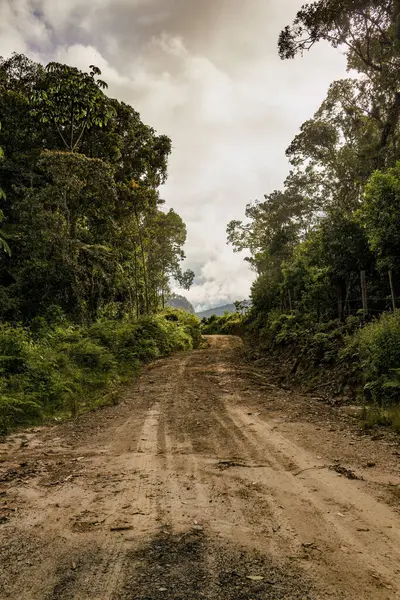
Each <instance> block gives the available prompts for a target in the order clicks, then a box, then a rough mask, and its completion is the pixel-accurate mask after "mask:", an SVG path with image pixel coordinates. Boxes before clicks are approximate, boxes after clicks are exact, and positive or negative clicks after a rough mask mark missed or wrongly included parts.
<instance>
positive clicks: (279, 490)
mask: <svg viewBox="0 0 400 600" xmlns="http://www.w3.org/2000/svg"><path fill="white" fill-rule="evenodd" d="M240 345H241V342H240V340H238V339H237V338H231V337H224V336H215V337H214V336H211V337H209V338H208V345H207V347H206V348H203V349H201V350H197V351H194V352H190V353H184V354H181V355H177V356H175V357H172V358H170V359H167V360H162V361H159V362H157V363H155V364H154V365H152V366H151V367H150V368H148V369H146V371H145V372H144V374H143V375H142V377H141V378H140V380H139V381H138V382H137V383H136V384H134V385H133V386H132V388H131V389H130V390H129V393H127V395H126V397H125V399H124V401H123V402H122V403H121V404H120V405H119V406H115V407H110V408H107V409H104V410H101V411H98V412H97V413H94V414H90V415H86V416H85V417H82V418H81V419H79V420H78V421H76V422H74V423H72V422H71V423H67V424H63V425H59V426H55V427H52V428H40V429H39V430H30V431H28V432H26V433H24V434H19V435H15V436H11V437H10V438H9V439H7V440H6V441H5V442H4V443H3V444H0V451H1V461H2V462H1V463H0V464H1V465H2V466H1V471H0V481H1V482H2V483H0V506H2V504H3V509H4V511H5V514H6V515H7V518H6V519H4V522H3V524H1V525H0V552H1V556H0V598H1V599H3V598H4V599H5V598H12V599H14V598H15V599H18V600H30V599H44V600H67V599H74V600H89V599H91V600H92V599H99V600H124V599H126V600H134V599H135V600H153V599H154V600H155V599H162V598H164V599H165V598H167V599H176V600H180V599H181V600H184V599H185V600H191V599H195V598H196V599H198V598H209V599H215V600H219V599H221V600H222V599H235V600H241V599H242V600H251V599H256V598H263V599H278V598H285V599H308V600H317V599H324V598H338V599H339V598H340V599H352V600H354V599H364V598H377V599H389V598H390V599H392V598H400V581H399V574H400V531H399V527H398V526H399V515H398V513H397V512H396V511H395V510H394V509H393V508H392V507H389V506H388V505H386V504H385V503H384V502H383V501H380V500H379V498H377V497H376V495H375V494H374V493H373V492H372V490H371V489H370V487H369V486H368V484H367V482H364V481H359V480H355V481H350V480H348V479H346V478H344V477H341V476H340V475H339V474H338V473H336V472H334V471H331V470H328V469H324V468H318V467H323V466H324V461H323V460H322V459H321V458H320V457H317V455H316V454H315V451H314V450H311V449H310V448H308V447H307V444H301V443H299V442H298V439H297V438H296V436H294V435H292V434H290V435H289V434H288V433H287V432H286V433H285V431H283V430H282V431H281V429H282V428H280V426H279V424H280V423H281V422H282V418H283V417H284V416H285V415H282V414H281V415H278V418H277V415H276V414H275V413H273V412H271V411H270V410H269V408H268V407H269V403H270V402H272V401H273V398H274V395H276V394H282V393H284V392H282V391H279V390H275V389H274V388H272V387H270V388H268V386H267V388H265V387H264V388H262V389H260V386H259V385H257V384H256V383H254V381H253V380H252V379H251V378H249V377H248V375H247V374H246V369H244V368H242V364H241V362H240V357H239V356H238V353H239V350H240ZM290 401H291V399H290V396H289V395H288V397H287V402H288V405H287V406H288V410H289V406H290ZM319 429H320V428H318V430H319ZM315 435H319V436H320V438H321V440H322V444H323V440H324V432H323V431H322V432H321V431H318V432H317V431H315ZM21 436H22V439H21ZM316 467H317V468H316ZM304 469H308V470H305V471H303V470H304ZM299 471H302V473H299ZM1 473H2V475H1ZM295 475H296V476H295ZM4 507H6V508H4ZM7 511H8V512H7ZM1 514H2V513H1V512H0V517H1Z"/></svg>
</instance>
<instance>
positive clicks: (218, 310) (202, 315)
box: [196, 304, 236, 319]
mask: <svg viewBox="0 0 400 600" xmlns="http://www.w3.org/2000/svg"><path fill="white" fill-rule="evenodd" d="M226 312H227V313H234V312H236V307H235V305H234V304H225V305H224V306H216V307H215V308H210V309H209V310H204V311H202V312H198V313H196V315H197V316H198V317H199V319H208V318H209V317H212V315H217V317H222V316H223V315H224V314H225V313H226Z"/></svg>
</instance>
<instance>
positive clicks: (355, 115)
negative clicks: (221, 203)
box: [214, 0, 400, 414]
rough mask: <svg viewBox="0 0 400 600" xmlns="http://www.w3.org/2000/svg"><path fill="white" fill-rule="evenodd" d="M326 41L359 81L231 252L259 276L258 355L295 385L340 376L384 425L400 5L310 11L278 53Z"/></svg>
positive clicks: (399, 328)
mask: <svg viewBox="0 0 400 600" xmlns="http://www.w3.org/2000/svg"><path fill="white" fill-rule="evenodd" d="M320 41H324V42H325V43H326V42H328V43H330V44H331V45H332V46H333V47H335V48H339V49H340V50H341V51H343V52H344V53H345V54H346V56H347V65H348V72H349V77H348V78H346V79H342V80H340V81H334V82H333V83H332V85H331V86H330V88H329V90H328V93H327V96H326V98H325V100H324V101H323V102H322V104H321V106H320V108H319V109H318V110H317V112H316V114H315V115H314V117H313V118H311V119H310V120H308V121H307V122H305V123H304V124H303V125H302V127H301V129H300V132H299V133H298V135H296V137H295V138H294V140H293V141H292V143H291V144H290V146H289V147H288V149H287V151H286V155H287V157H288V159H289V162H290V166H291V170H290V173H289V175H288V177H287V179H286V181H285V184H284V187H283V189H281V190H275V191H273V192H272V193H269V194H268V195H265V197H264V199H263V200H262V201H256V202H254V203H252V204H250V205H248V206H247V208H246V220H245V221H244V222H239V221H233V222H231V223H229V225H228V229H227V234H228V242H229V243H230V244H232V245H233V248H234V250H235V251H237V252H240V251H245V252H246V255H247V256H246V258H245V260H247V261H249V262H250V264H251V266H252V267H253V269H254V271H255V272H256V274H257V278H256V281H255V283H254V285H253V288H252V302H253V309H252V311H251V314H250V315H249V316H248V317H247V318H246V324H247V325H246V326H247V329H248V331H249V332H250V333H251V335H252V340H253V342H254V341H257V342H258V347H259V349H260V350H261V351H266V350H268V351H271V350H272V349H273V350H275V351H277V352H278V351H279V352H283V353H286V354H287V355H290V356H291V357H292V359H293V361H292V366H291V368H290V369H289V370H288V372H287V375H288V376H289V377H292V378H293V377H294V376H295V375H296V374H298V373H301V374H302V377H303V378H305V376H306V375H307V373H308V377H311V376H312V377H316V378H318V376H319V378H320V380H322V381H323V380H324V379H325V381H326V378H327V372H328V371H329V370H332V369H333V368H334V367H335V368H336V369H339V370H341V372H342V379H343V380H344V381H347V382H352V384H351V386H350V387H352V389H353V390H354V389H359V390H361V391H362V392H363V393H364V394H365V397H366V398H367V400H370V401H371V400H373V401H374V402H375V404H376V405H378V406H380V407H382V406H383V407H384V409H383V412H382V414H386V412H387V408H386V407H387V405H388V403H392V402H393V401H397V402H398V401H399V398H400V397H399V388H400V376H399V373H400V371H399V368H400V315H399V313H398V312H397V307H398V305H399V296H400V267H399V265H400V210H399V207H400V123H399V121H400V1H399V0H317V1H316V2H313V3H308V4H305V5H304V6H303V7H302V9H301V10H300V11H299V12H298V13H297V15H296V17H295V19H294V21H293V23H292V24H291V25H288V26H287V27H286V28H285V29H284V30H283V31H282V33H281V35H280V38H279V54H280V56H281V58H282V59H284V60H286V59H294V58H295V57H297V56H298V55H301V54H303V53H304V52H306V51H309V50H311V49H312V48H313V46H315V45H317V44H318V42H320ZM389 313H391V314H389ZM215 326H216V325H215V323H214V328H215ZM223 327H224V328H225V330H226V329H227V328H229V324H227V323H226V322H225V323H223ZM320 383H321V381H320ZM342 391H343V390H342V386H340V385H339V391H338V393H339V392H342Z"/></svg>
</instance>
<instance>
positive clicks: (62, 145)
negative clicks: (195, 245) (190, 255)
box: [0, 54, 193, 323]
mask: <svg viewBox="0 0 400 600" xmlns="http://www.w3.org/2000/svg"><path fill="white" fill-rule="evenodd" d="M99 75H100V72H99V70H98V69H97V68H96V67H94V66H91V67H90V73H84V72H81V71H79V70H78V69H76V68H74V67H70V66H67V65H61V64H59V63H50V64H49V65H48V66H47V68H46V69H44V68H43V67H42V66H41V65H38V64H36V63H34V62H32V61H30V60H29V59H27V58H26V57H25V56H23V55H17V54H15V55H13V56H12V57H11V58H10V59H0V122H1V123H2V128H1V130H0V147H1V148H2V149H4V160H2V161H0V180H1V182H2V187H3V188H4V192H5V194H6V196H4V195H0V211H2V212H0V218H1V219H2V218H3V217H2V215H4V221H3V226H2V231H0V248H1V247H2V248H3V250H5V252H4V253H0V285H1V288H0V318H2V319H3V320H12V321H22V322H24V323H27V322H30V321H32V319H35V318H36V317H43V318H46V317H45V315H46V314H47V311H48V309H49V307H50V306H54V305H57V306H59V307H61V309H62V311H63V312H64V313H65V315H66V316H67V317H68V319H69V320H72V321H74V322H77V323H90V322H91V321H93V320H96V319H97V318H98V317H99V316H100V315H101V314H102V312H103V311H104V308H105V307H109V306H111V305H113V306H114V307H115V310H116V314H118V315H119V317H122V315H124V314H125V313H127V312H128V313H129V314H130V315H132V316H133V315H135V316H136V317H139V316H140V315H143V314H152V313H155V312H157V311H158V310H159V309H161V308H162V307H163V305H164V301H165V298H166V297H168V295H169V293H170V280H171V279H175V280H176V281H177V282H178V284H179V285H180V286H182V287H185V288H189V287H190V285H191V284H192V282H193V273H192V272H191V271H187V272H182V269H181V264H182V261H183V260H184V258H185V255H184V252H183V246H184V244H185V241H186V226H185V224H184V222H183V221H182V219H181V218H180V217H179V215H178V214H177V213H175V212H174V211H173V210H172V209H171V210H169V211H168V212H164V211H162V210H161V209H160V206H161V205H162V203H163V201H162V200H161V199H160V194H159V190H158V187H159V186H160V185H162V184H163V183H164V182H165V179H166V176H167V164H168V157H169V154H170V152H171V140H170V139H169V138H168V137H167V136H165V135H158V134H157V133H156V132H155V130H154V129H153V128H151V127H149V126H148V125H145V124H144V123H143V122H142V121H141V119H140V115H139V114H138V113H137V112H136V111H135V110H134V109H133V108H132V107H130V106H128V105H126V104H124V103H122V102H118V101H117V100H113V99H110V98H108V97H107V96H106V95H105V93H104V90H105V88H106V87H107V86H106V84H104V82H102V81H100V80H98V76H99ZM16 248H17V249H18V251H17V252H14V249H16ZM10 249H11V250H12V254H11V256H9V255H7V254H10Z"/></svg>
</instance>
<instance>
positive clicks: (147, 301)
mask: <svg viewBox="0 0 400 600" xmlns="http://www.w3.org/2000/svg"><path fill="white" fill-rule="evenodd" d="M135 218H136V225H137V229H138V235H139V244H140V251H141V254H142V261H143V279H144V298H145V303H146V314H147V315H148V314H149V312H150V303H149V286H148V281H147V268H146V254H145V251H144V244H143V237H142V230H141V228H140V223H139V217H138V214H137V210H136V207H135Z"/></svg>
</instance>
